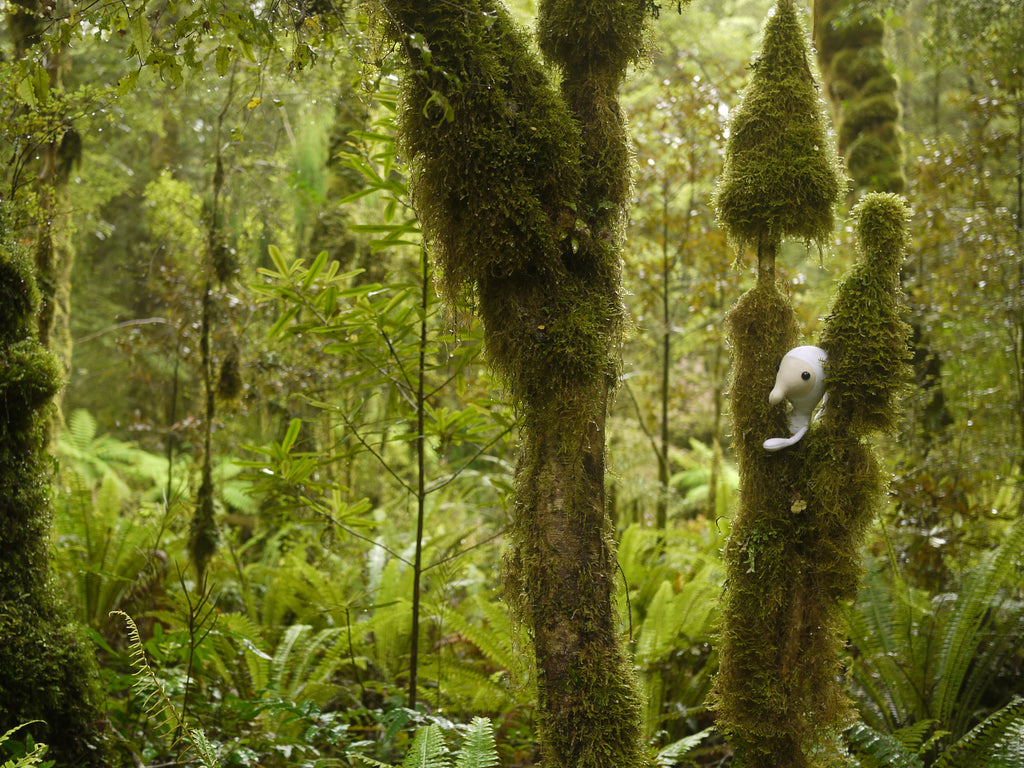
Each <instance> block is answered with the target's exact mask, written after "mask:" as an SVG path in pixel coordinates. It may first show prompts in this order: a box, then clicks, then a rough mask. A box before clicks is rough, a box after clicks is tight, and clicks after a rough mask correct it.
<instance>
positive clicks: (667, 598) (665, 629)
mask: <svg viewBox="0 0 1024 768" xmlns="http://www.w3.org/2000/svg"><path fill="white" fill-rule="evenodd" d="M678 597H679V596H678V595H676V594H675V591H674V590H673V589H672V584H671V583H669V582H667V581H663V582H661V585H660V586H659V587H658V591H657V592H655V593H654V598H653V599H652V600H651V603H650V605H648V606H647V616H646V617H645V618H644V622H643V625H642V626H641V627H640V633H639V638H638V639H637V644H636V662H637V664H638V665H640V667H642V668H647V667H650V666H652V665H654V664H657V663H658V662H659V661H661V659H662V658H663V657H664V656H665V655H666V654H668V653H670V652H671V651H672V649H673V648H675V647H676V638H677V637H678V636H679V626H680V624H681V623H682V622H683V620H684V619H685V613H686V608H687V605H686V604H685V603H684V602H683V601H682V600H679V599H677V598H678Z"/></svg>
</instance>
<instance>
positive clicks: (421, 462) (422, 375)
mask: <svg viewBox="0 0 1024 768" xmlns="http://www.w3.org/2000/svg"><path fill="white" fill-rule="evenodd" d="M420 259H421V271H420V279H421V282H422V285H421V294H420V311H421V314H420V341H419V363H418V366H419V367H418V369H417V374H418V378H419V381H418V382H417V383H416V555H415V557H414V559H413V568H412V633H411V634H412V637H411V639H410V649H409V709H415V708H416V682H417V680H416V678H417V665H418V664H419V645H420V578H421V577H422V575H423V518H424V517H425V515H426V501H427V472H426V435H425V428H426V378H427V376H426V373H427V309H428V304H429V302H430V272H429V267H428V265H427V254H426V252H425V251H423V250H421V251H420Z"/></svg>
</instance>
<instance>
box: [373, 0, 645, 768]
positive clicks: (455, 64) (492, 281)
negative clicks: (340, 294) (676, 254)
mask: <svg viewBox="0 0 1024 768" xmlns="http://www.w3.org/2000/svg"><path fill="white" fill-rule="evenodd" d="M381 2H382V5H383V7H384V16H385V17H386V18H387V19H388V29H387V31H388V34H390V35H391V37H392V38H393V39H394V40H395V41H396V42H397V43H398V44H399V46H401V49H402V50H403V52H404V54H405V56H406V58H407V60H408V63H409V69H408V72H407V75H406V79H405V82H404V88H403V91H404V104H403V112H402V117H403V120H402V124H401V139H402V143H403V147H404V149H405V150H406V152H407V153H408V156H409V157H410V158H412V159H413V161H414V165H415V173H414V177H413V178H414V181H415V184H414V185H413V196H414V202H415V204H416V207H417V213H418V214H419V217H420V221H421V223H422V224H423V228H424V232H425V234H426V236H427V240H428V243H429V246H430V253H431V256H432V257H433V258H435V259H436V260H437V262H438V266H439V269H440V274H441V275H442V285H443V287H444V289H445V292H446V293H447V295H448V297H449V298H458V297H460V296H463V295H464V292H465V291H466V290H467V289H468V290H470V291H472V292H473V294H474V296H475V298H476V301H477V306H478V309H479V312H480V315H481V318H482V320H483V326H484V339H485V344H486V346H487V351H488V354H489V357H490V360H491V363H492V365H493V367H494V368H495V369H496V371H497V372H498V374H499V375H501V376H502V377H503V379H504V380H505V381H506V382H507V384H508V387H509V390H510V392H511V395H512V397H513V399H514V400H515V402H516V404H517V406H518V407H519V408H520V411H521V413H522V420H523V421H522V423H523V427H522V447H521V453H520V460H519V464H518V470H517V477H516V494H515V500H514V515H515V517H514V523H513V530H512V535H511V538H512V548H511V552H510V554H509V557H508V560H507V564H506V565H507V567H506V569H505V573H506V588H505V597H506V599H507V600H508V601H509V603H510V604H511V605H512V607H513V609H514V610H515V612H516V614H517V615H518V616H519V618H520V619H521V620H522V621H523V624H524V625H525V627H526V629H527V630H528V631H529V633H530V635H531V636H532V639H533V641H534V643H535V655H536V660H537V668H538V677H539V679H538V695H539V699H540V701H539V703H540V712H539V720H540V723H539V726H540V732H541V734H542V750H543V753H544V758H545V766H546V767H547V768H561V767H562V766H564V767H565V768H635V767H636V766H640V765H642V764H643V763H644V762H645V756H644V746H643V744H642V743H641V738H640V736H641V734H640V701H639V694H638V692H637V685H636V680H635V678H634V675H633V673H632V671H631V669H630V664H629V662H628V659H627V658H626V653H625V650H624V648H623V645H622V642H621V639H620V637H619V632H618V618H617V615H616V610H615V601H614V588H615V584H616V580H615V573H616V570H615V558H614V554H613V545H612V538H611V525H610V522H609V519H608V517H607V514H606V511H605V498H604V451H605V442H604V423H605V413H606V410H607V407H608V398H609V396H610V392H611V389H612V386H613V384H614V381H615V377H616V363H615V353H616V346H617V341H618V338H619V331H620V328H621V325H622V314H623V308H622V302H621V298H620V288H619V280H620V271H621V263H620V262H621V255H620V244H621V235H622V228H623V227H622V225H623V218H624V212H625V209H626V205H627V203H628V198H629V194H628V193H629V167H628V160H629V152H628V146H627V139H626V135H625V127H624V120H623V118H622V114H621V112H620V110H619V105H618V100H617V90H618V86H619V83H620V82H621V80H622V77H623V74H624V72H625V68H626V65H627V64H628V63H629V62H630V61H633V60H635V59H636V57H637V56H638V55H639V52H640V50H641V49H642V28H643V24H644V18H645V14H646V7H647V6H646V5H645V4H644V3H643V2H635V1H634V2H629V3H618V2H607V3H604V2H601V3H593V4H591V5H590V6H586V7H581V6H579V5H578V4H574V3H570V2H566V1H565V0H554V1H553V2H551V1H547V0H545V1H542V2H541V3H540V8H539V16H540V19H539V22H538V31H539V36H540V47H541V51H542V52H543V54H544V56H545V57H546V58H547V60H548V61H549V62H552V63H555V64H557V66H558V67H559V69H560V70H561V74H562V78H561V81H560V83H555V82H553V80H552V79H551V77H550V72H549V70H548V68H547V67H545V66H544V65H543V64H542V63H541V62H540V61H539V60H538V59H537V57H536V55H535V53H534V51H533V50H532V48H531V47H530V45H529V43H528V41H527V40H526V37H525V35H523V33H522V32H521V31H520V30H518V29H516V28H515V26H514V25H513V24H512V22H511V20H510V19H509V17H508V14H507V12H506V11H505V10H504V9H503V8H502V7H500V6H499V5H498V4H497V3H494V2H492V0H469V2H468V4H460V5H458V6H454V5H449V4H446V3H440V2H423V1H422V0H421V1H420V2H416V1H415V0H381Z"/></svg>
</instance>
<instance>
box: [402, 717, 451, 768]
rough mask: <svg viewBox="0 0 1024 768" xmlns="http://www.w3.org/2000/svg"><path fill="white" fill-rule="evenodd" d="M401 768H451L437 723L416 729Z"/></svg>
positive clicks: (446, 748)
mask: <svg viewBox="0 0 1024 768" xmlns="http://www.w3.org/2000/svg"><path fill="white" fill-rule="evenodd" d="M402 768H451V761H450V760H449V758H448V747H447V745H446V744H445V743H444V734H443V733H442V732H441V727H440V726H439V725H437V723H430V725H425V726H423V727H421V728H417V729H416V736H415V737H414V738H413V740H412V746H411V747H409V752H408V753H407V754H406V756H405V759H404V760H403V761H402Z"/></svg>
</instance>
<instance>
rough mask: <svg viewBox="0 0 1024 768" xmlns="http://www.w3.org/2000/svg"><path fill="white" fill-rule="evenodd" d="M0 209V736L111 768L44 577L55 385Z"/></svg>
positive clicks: (77, 652) (25, 265)
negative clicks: (27, 735) (21, 726)
mask: <svg viewBox="0 0 1024 768" xmlns="http://www.w3.org/2000/svg"><path fill="white" fill-rule="evenodd" d="M5 213H6V211H3V210H0V553H2V554H0V732H4V731H6V730H8V729H9V728H11V727H13V726H14V725H17V724H18V723H21V722H26V721H29V720H34V721H38V722H35V723H32V724H30V725H29V726H28V730H29V732H31V734H32V735H33V737H34V738H36V739H37V740H44V741H46V742H47V743H48V744H50V749H51V752H50V754H51V755H52V756H53V757H54V758H55V759H56V760H57V762H58V763H59V764H62V765H75V766H85V767H89V766H96V767H97V768H99V766H115V765H117V761H116V759H115V758H114V757H113V755H112V754H110V752H109V750H108V749H107V747H106V746H105V745H104V744H102V743H101V741H100V739H99V736H98V734H97V733H96V731H95V729H94V726H93V724H94V723H96V722H98V721H99V720H100V719H101V715H100V708H99V701H100V697H99V691H98V688H97V685H96V681H97V676H96V668H95V658H94V657H93V655H92V652H91V650H90V646H89V645H88V641H87V640H86V639H85V638H84V636H83V635H82V634H81V633H80V632H79V631H77V629H76V628H75V626H74V625H73V624H72V622H71V620H70V615H69V612H68V611H67V610H66V608H65V607H64V605H63V602H62V601H61V600H60V599H59V597H58V596H57V594H56V592H55V590H54V588H53V585H52V584H51V582H50V578H49V568H48V562H49V560H48V553H47V543H48V540H49V538H48V537H49V526H50V508H49V497H48V494H49V477H50V468H51V466H52V462H51V460H50V459H49V457H48V456H47V455H46V452H45V449H44V445H45V440H46V425H47V417H48V415H49V413H50V409H51V405H50V403H51V400H52V398H53V396H54V394H55V393H56V392H57V390H58V388H59V387H60V385H61V380H62V375H61V371H60V364H59V363H58V362H57V359H56V357H55V356H54V355H53V354H51V353H50V352H48V351H47V350H46V349H44V348H43V347H42V346H41V345H40V344H39V342H38V340H37V339H36V323H35V318H36V313H37V312H38V309H39V293H38V291H37V290H36V287H35V281H34V278H33V274H32V267H31V263H30V261H29V260H28V259H27V258H26V256H25V254H24V253H22V252H20V251H19V250H17V249H16V248H15V247H14V246H12V245H10V244H9V243H8V242H5V240H6V239H7V238H6V232H5V226H4V225H5V224H6V221H5V217H4V214H5Z"/></svg>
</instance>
